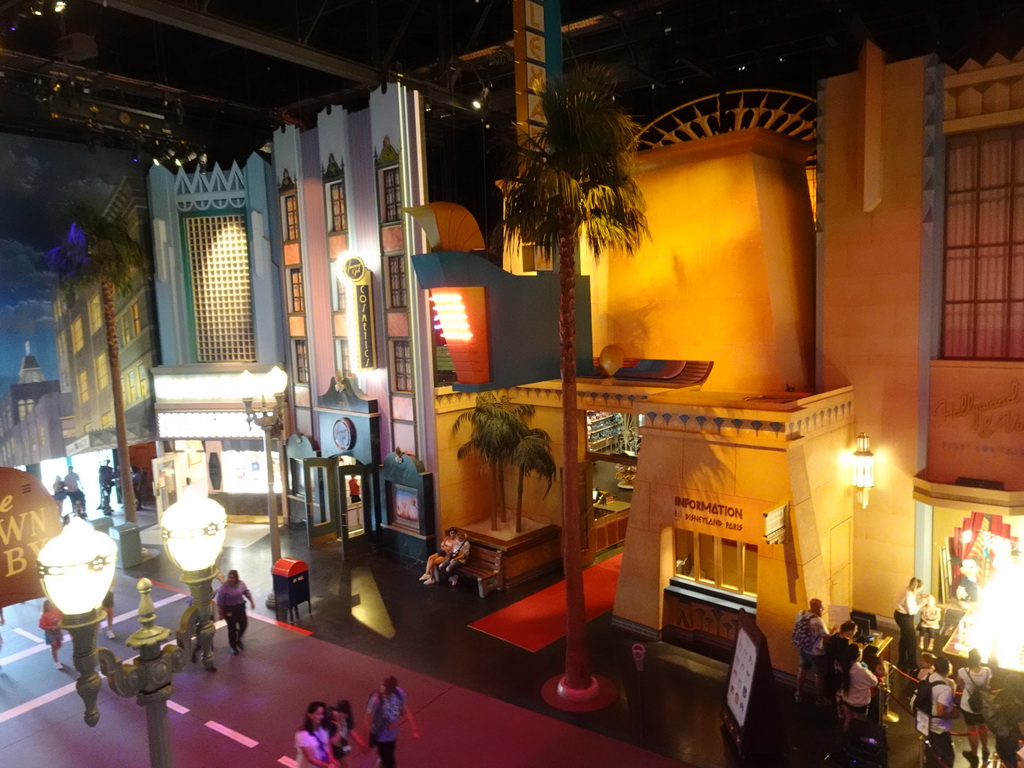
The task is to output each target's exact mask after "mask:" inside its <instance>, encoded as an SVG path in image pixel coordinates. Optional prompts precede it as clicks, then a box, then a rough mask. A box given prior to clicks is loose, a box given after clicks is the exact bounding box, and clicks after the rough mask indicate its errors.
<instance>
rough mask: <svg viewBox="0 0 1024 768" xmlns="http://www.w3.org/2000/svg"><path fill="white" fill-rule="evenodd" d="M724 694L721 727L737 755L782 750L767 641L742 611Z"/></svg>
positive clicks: (782, 735)
mask: <svg viewBox="0 0 1024 768" xmlns="http://www.w3.org/2000/svg"><path fill="white" fill-rule="evenodd" d="M725 697H726V698H725V706H723V707H722V727H723V728H724V729H725V731H726V733H727V734H729V737H730V740H731V741H732V743H733V744H734V745H735V746H736V751H737V752H739V754H740V756H741V757H743V758H744V759H746V758H748V757H751V756H753V755H759V756H763V757H767V756H771V755H781V754H783V753H784V752H785V749H786V737H785V726H784V725H783V723H782V718H781V717H780V715H779V706H778V702H777V701H776V696H775V677H774V675H773V674H772V662H771V658H770V657H769V655H768V642H767V640H766V639H765V636H764V634H763V633H762V632H761V630H760V629H758V627H757V624H756V623H755V622H754V617H753V616H751V615H750V614H749V613H747V612H746V611H740V612H739V616H738V622H737V627H736V648H735V650H734V651H733V657H732V664H730V665H729V683H728V687H727V688H726V694H725Z"/></svg>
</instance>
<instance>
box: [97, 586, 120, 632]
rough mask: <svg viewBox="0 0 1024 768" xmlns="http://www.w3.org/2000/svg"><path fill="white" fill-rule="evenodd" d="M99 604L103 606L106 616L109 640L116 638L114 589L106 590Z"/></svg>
mask: <svg viewBox="0 0 1024 768" xmlns="http://www.w3.org/2000/svg"><path fill="white" fill-rule="evenodd" d="M100 605H101V606H102V607H103V613H104V614H106V617H107V637H108V638H109V639H111V640H116V639H117V635H115V634H114V590H112V589H108V590H107V594H105V595H104V596H103V602H102V603H101V604H100Z"/></svg>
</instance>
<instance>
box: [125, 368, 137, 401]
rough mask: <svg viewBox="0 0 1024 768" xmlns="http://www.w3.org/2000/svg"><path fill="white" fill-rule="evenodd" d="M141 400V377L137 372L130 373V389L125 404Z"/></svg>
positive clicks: (126, 393) (126, 394)
mask: <svg viewBox="0 0 1024 768" xmlns="http://www.w3.org/2000/svg"><path fill="white" fill-rule="evenodd" d="M138 399H139V377H138V375H137V374H136V373H135V371H130V372H129V373H128V389H127V391H126V392H125V402H126V403H134V402H135V401H136V400H138Z"/></svg>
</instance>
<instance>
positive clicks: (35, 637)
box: [14, 627, 43, 643]
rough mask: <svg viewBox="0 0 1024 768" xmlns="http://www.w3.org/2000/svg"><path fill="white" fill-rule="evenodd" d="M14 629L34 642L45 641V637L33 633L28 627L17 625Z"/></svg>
mask: <svg viewBox="0 0 1024 768" xmlns="http://www.w3.org/2000/svg"><path fill="white" fill-rule="evenodd" d="M14 631H15V632H17V633H18V634H19V635H21V636H22V637H27V638H28V639H29V640H31V641H32V642H33V643H41V642H43V638H41V637H40V636H39V635H34V634H32V633H31V632H29V631H28V630H27V629H22V628H21V627H15V628H14Z"/></svg>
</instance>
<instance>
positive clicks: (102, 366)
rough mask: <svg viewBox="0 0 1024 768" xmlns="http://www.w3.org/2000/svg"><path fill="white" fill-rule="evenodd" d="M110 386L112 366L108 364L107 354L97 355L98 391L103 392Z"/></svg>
mask: <svg viewBox="0 0 1024 768" xmlns="http://www.w3.org/2000/svg"><path fill="white" fill-rule="evenodd" d="M109 386H110V365H108V364H107V353H106V352H104V353H103V354H102V355H96V391H97V392H102V391H103V390H105V389H107V387H109Z"/></svg>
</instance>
